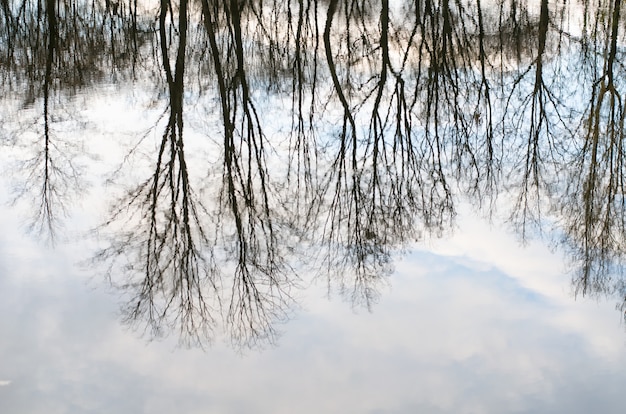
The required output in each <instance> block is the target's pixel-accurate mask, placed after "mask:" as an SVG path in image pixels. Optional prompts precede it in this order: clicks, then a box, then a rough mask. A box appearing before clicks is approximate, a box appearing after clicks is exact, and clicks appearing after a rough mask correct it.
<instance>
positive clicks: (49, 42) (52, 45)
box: [3, 0, 81, 241]
mask: <svg viewBox="0 0 626 414" xmlns="http://www.w3.org/2000/svg"><path fill="white" fill-rule="evenodd" d="M55 4H56V3H55V2H54V1H52V0H48V1H47V2H46V3H45V6H43V5H42V11H45V22H46V25H47V27H46V30H45V31H44V33H45V42H44V43H45V54H44V57H45V70H44V76H43V86H42V93H43V132H42V136H41V142H38V143H36V144H35V145H36V147H37V149H36V150H35V154H34V155H32V156H31V157H30V158H28V159H27V160H25V161H24V162H23V163H22V164H21V166H20V168H19V171H20V172H22V173H23V174H24V175H25V178H24V179H23V186H22V187H21V188H19V190H18V199H19V198H22V197H26V198H28V197H32V199H33V200H32V203H33V206H34V214H33V217H32V221H31V225H30V228H31V230H33V231H34V232H36V233H37V234H38V235H41V236H43V237H46V238H47V239H48V240H50V241H54V238H55V236H56V232H57V230H58V226H59V225H60V219H61V218H62V217H63V216H64V215H65V212H66V207H67V204H68V201H69V199H70V198H71V197H72V196H73V195H75V194H76V193H77V192H78V191H79V190H80V187H81V184H80V174H79V171H78V169H77V167H76V166H75V164H74V161H73V157H74V154H73V152H74V149H73V148H72V147H73V145H72V144H71V143H69V142H67V141H66V140H64V139H57V138H56V137H55V136H54V132H53V122H52V120H51V118H52V113H53V106H54V105H53V103H54V94H55V87H54V82H55V78H56V76H55V75H56V70H55V64H54V63H55V61H57V60H58V53H59V27H58V19H57V9H56V6H55ZM3 9H4V10H5V17H6V16H10V14H6V13H8V12H9V7H8V5H4V6H3ZM6 22H7V26H9V24H10V23H11V22H12V19H9V18H8V17H7V20H6ZM10 38H11V35H10V34H9V39H10ZM11 47H12V45H11V44H9V52H8V53H9V56H8V58H11V51H10V49H11Z"/></svg>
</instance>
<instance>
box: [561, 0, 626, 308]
mask: <svg viewBox="0 0 626 414" xmlns="http://www.w3.org/2000/svg"><path fill="white" fill-rule="evenodd" d="M620 3H621V2H620V1H616V2H614V3H612V4H611V9H610V12H611V13H610V19H609V24H607V29H608V30H607V31H608V41H607V42H606V46H605V50H604V51H603V52H602V54H601V56H602V68H601V70H600V72H599V73H598V75H597V80H596V81H595V82H594V84H593V90H592V93H591V96H590V99H589V102H588V104H587V107H586V110H585V113H584V120H583V123H582V125H581V128H580V133H581V142H582V147H581V148H580V150H579V152H577V153H575V159H574V160H573V162H572V164H573V171H572V179H571V182H570V184H569V185H568V189H567V196H566V198H565V203H564V204H563V207H562V209H563V212H564V213H565V223H566V231H567V236H568V237H569V238H571V241H572V242H573V246H574V260H575V261H576V262H579V263H580V271H579V272H578V274H577V277H576V278H575V280H574V283H575V286H576V290H577V292H580V293H582V294H583V295H584V294H589V293H598V292H602V293H604V292H610V291H612V290H614V289H615V288H616V285H615V280H613V279H612V278H611V277H610V276H611V275H612V274H616V272H618V271H619V272H621V265H620V263H621V260H623V258H624V254H625V253H626V250H625V246H626V245H625V243H626V225H625V222H624V218H625V217H626V204H625V203H624V201H625V200H624V194H625V191H626V187H625V184H624V175H625V173H626V164H625V163H624V157H625V156H626V152H625V150H624V138H625V133H624V117H625V115H624V109H625V106H624V95H623V93H622V92H621V91H620V84H619V80H620V79H623V76H624V71H623V67H621V66H619V65H618V63H617V62H618V61H619V60H620V58H619V56H620V55H621V54H618V40H619V27H620V25H619V23H620ZM617 282H618V287H619V283H620V282H619V280H618V281H617Z"/></svg>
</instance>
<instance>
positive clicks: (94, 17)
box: [0, 0, 626, 345]
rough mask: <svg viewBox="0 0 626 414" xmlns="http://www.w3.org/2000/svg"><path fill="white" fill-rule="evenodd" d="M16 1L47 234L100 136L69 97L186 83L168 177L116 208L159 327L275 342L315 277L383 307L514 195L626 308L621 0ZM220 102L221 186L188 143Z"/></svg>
mask: <svg viewBox="0 0 626 414" xmlns="http://www.w3.org/2000/svg"><path fill="white" fill-rule="evenodd" d="M1 6H2V7H1V8H0V14H1V19H0V55H1V56H2V59H1V60H0V66H2V85H3V88H4V90H5V93H12V92H14V91H17V92H19V96H20V99H21V101H22V107H23V108H25V107H29V108H32V107H36V108H39V110H40V111H39V112H38V113H39V115H38V116H39V117H40V119H41V122H34V123H31V124H30V125H31V126H32V127H31V129H32V130H33V132H34V134H35V136H37V137H39V138H38V141H37V142H35V143H32V144H29V145H32V151H33V153H34V155H33V157H32V158H31V159H29V160H28V161H25V162H24V163H23V165H22V167H23V171H25V174H24V176H26V177H28V178H27V179H26V180H25V181H23V182H24V183H25V184H23V185H22V187H21V188H20V193H21V194H25V195H28V196H30V197H32V198H33V199H34V200H36V201H35V203H34V204H33V206H34V211H35V213H34V216H35V220H34V222H35V223H36V224H37V226H36V228H38V229H40V231H44V232H45V233H47V234H48V235H53V234H54V233H55V231H56V228H55V223H56V222H57V220H58V218H59V217H58V214H59V213H57V212H58V211H63V209H64V207H65V205H66V203H67V202H69V201H68V200H69V199H70V198H71V197H70V196H74V194H73V192H74V191H75V189H76V188H80V184H81V182H80V180H81V177H82V175H81V172H80V170H78V169H76V168H75V167H74V165H75V162H74V158H75V157H77V156H80V143H79V142H77V141H79V138H78V137H76V136H75V135H77V134H68V133H66V134H63V133H62V132H60V131H56V132H54V131H55V127H56V126H57V125H56V123H58V122H59V119H62V118H63V117H61V116H54V115H55V111H56V112H58V113H63V112H64V105H65V104H66V102H67V97H68V96H71V94H73V93H75V92H76V90H81V89H87V88H91V87H95V86H97V85H98V84H101V83H103V82H109V83H111V82H112V83H116V84H124V85H130V86H133V85H134V87H136V88H138V90H141V91H142V93H144V94H145V95H146V96H149V95H150V94H154V93H157V94H158V91H165V96H167V99H166V101H164V102H163V103H164V105H167V110H166V114H165V118H166V119H167V122H165V124H160V123H159V120H155V127H156V126H162V127H163V128H164V130H163V132H162V134H160V137H161V138H160V142H159V143H158V144H157V146H156V148H157V150H156V152H155V153H154V157H153V163H152V173H151V174H150V175H149V176H147V177H146V178H145V179H144V180H142V181H140V182H137V183H133V184H129V185H128V188H127V191H126V194H125V195H124V196H123V197H121V198H120V199H118V200H116V201H113V202H112V203H113V208H112V213H111V217H110V218H109V219H108V220H106V223H105V224H104V225H103V226H102V228H101V230H102V231H103V232H105V233H106V234H108V237H109V238H108V240H109V245H108V247H106V248H105V249H103V250H102V251H101V252H100V253H99V254H98V256H97V258H98V259H99V260H102V261H103V262H105V263H107V264H109V269H110V270H109V276H110V277H111V279H112V280H114V281H115V283H116V284H117V285H119V286H121V287H122V288H123V289H124V291H125V292H126V293H127V294H129V296H128V297H129V298H130V299H129V301H128V304H127V307H126V311H127V312H126V316H127V318H128V321H129V322H139V323H145V322H146V321H147V326H148V327H149V328H150V330H151V332H152V333H154V334H160V333H164V332H168V331H170V330H176V331H180V333H181V337H182V338H184V340H186V341H189V342H191V343H196V344H203V343H205V342H206V341H207V340H210V339H211V338H213V336H214V330H215V328H216V327H217V326H219V325H220V324H221V323H222V322H221V321H223V323H224V325H225V326H226V327H227V330H228V331H229V332H230V335H231V338H232V339H233V341H234V342H235V343H237V344H245V345H253V344H257V343H259V342H263V341H266V340H272V338H273V337H274V336H275V334H276V331H275V323H276V322H277V321H279V320H281V319H284V318H286V317H288V316H289V313H290V312H291V310H292V308H293V307H294V306H296V302H295V301H294V299H293V292H294V289H297V288H298V287H299V286H300V284H301V282H302V280H301V277H302V275H303V274H305V273H306V274H309V273H310V272H313V273H315V274H316V275H317V277H320V278H325V279H326V280H327V281H328V285H329V288H330V289H339V290H341V291H342V292H344V293H345V294H346V296H347V297H349V298H350V299H351V300H352V301H353V302H354V303H358V304H363V305H365V306H367V307H370V306H371V305H372V304H373V303H375V301H376V299H377V297H378V295H379V292H380V290H379V288H380V285H381V284H383V283H385V282H386V278H387V276H388V275H389V274H390V272H391V270H392V268H391V262H392V260H391V257H392V255H393V254H394V252H396V251H399V250H401V249H402V248H404V247H406V246H408V245H409V244H410V243H411V242H412V241H414V240H416V239H420V238H421V236H422V235H423V234H424V233H434V234H437V235H439V234H442V233H443V232H445V231H447V230H448V229H449V228H450V227H451V226H452V224H453V221H454V217H455V206H456V204H457V203H458V200H459V198H469V200H471V201H472V202H473V203H474V204H476V205H477V206H479V207H481V208H483V209H487V210H489V209H491V208H492V207H493V205H494V204H495V200H496V198H498V197H503V198H505V199H510V200H512V203H511V207H510V211H509V213H510V217H511V221H512V222H513V223H514V224H515V226H516V227H517V228H518V229H519V231H520V234H521V235H522V237H526V235H527V234H528V232H529V231H532V230H534V229H536V228H545V227H546V225H547V223H556V225H557V229H556V232H555V233H556V234H559V237H560V242H561V243H562V246H563V247H564V248H565V249H566V250H567V251H568V252H569V253H571V258H572V263H574V266H575V269H576V271H575V274H574V277H573V282H574V285H575V288H576V291H577V292H579V293H581V294H607V293H609V294H615V293H617V294H619V295H621V297H622V298H624V295H625V294H626V292H625V291H626V289H625V287H624V282H623V279H622V268H623V265H622V263H623V259H624V254H625V253H626V251H625V247H624V246H625V244H624V243H625V242H626V240H625V236H626V233H625V229H626V226H625V224H624V223H625V220H626V218H625V217H626V215H625V213H626V211H625V200H624V185H625V184H624V179H623V177H624V155H625V154H624V148H623V145H622V142H623V139H624V103H623V98H624V96H623V92H622V89H623V88H624V85H623V83H624V66H623V64H622V63H621V62H622V61H623V60H624V59H623V58H624V56H623V54H624V19H623V17H622V14H621V1H620V0H610V1H607V0H599V1H587V0H582V1H580V2H577V3H575V4H565V3H553V2H548V1H547V0H540V1H538V2H534V3H533V2H522V1H518V0H498V1H495V2H486V1H484V0H482V1H481V0H467V1H465V0H464V1H450V0H437V1H433V0H414V1H409V0H397V1H389V0H376V1H374V0H283V1H277V0H228V1H213V0H197V1H189V0H178V1H173V0H160V1H158V2H157V1H149V0H144V1H139V0H128V1H124V0H115V1H114V0H102V1H100V0H96V1H91V2H86V1H80V0H47V1H37V2H35V1H32V0H15V1H9V0H2V3H1ZM146 81H147V82H149V83H148V84H152V85H154V89H150V88H146V87H145V85H146ZM155 91H156V92H155ZM159 96H160V95H159ZM159 96H157V98H156V99H157V100H158V99H159ZM198 102H208V103H209V104H210V105H209V106H210V107H211V108H214V110H211V111H207V112H206V113H205V114H201V117H203V118H206V120H207V122H210V123H211V125H214V126H215V125H216V126H218V127H219V128H217V129H215V128H210V130H199V131H198V130H197V128H196V130H194V133H195V135H198V134H199V135H201V136H204V137H205V138H206V147H207V149H208V150H209V151H210V152H211V154H216V155H215V158H216V159H219V168H206V169H205V170H208V171H209V173H208V174H207V175H206V176H205V177H204V178H202V179H198V178H197V177H198V174H197V171H194V170H192V169H193V168H198V167H197V163H190V160H189V154H188V153H186V151H185V145H184V144H185V142H186V141H185V134H184V131H185V128H184V125H185V124H186V122H187V121H189V120H190V118H189V117H188V116H187V115H185V114H186V113H185V112H184V109H185V108H186V107H187V106H188V105H195V104H196V103H198ZM194 116H197V115H194ZM18 118H19V116H18ZM191 120H192V121H193V119H191ZM15 122H17V123H24V124H25V123H27V122H26V121H24V120H22V119H20V120H17V121H15ZM70 135H71V136H70ZM19 138H20V136H19V134H17V135H16V139H14V140H10V142H12V143H15V142H16V141H19ZM70 144H72V145H73V146H72V149H66V148H69V145H70ZM131 153H132V151H131V152H129V155H131ZM192 155H193V154H192ZM59 160H60V161H59ZM625 299H626V298H625Z"/></svg>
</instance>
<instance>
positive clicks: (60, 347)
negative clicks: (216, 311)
mask: <svg viewBox="0 0 626 414" xmlns="http://www.w3.org/2000/svg"><path fill="white" fill-rule="evenodd" d="M464 222H467V221H463V220H462V221H461V223H464ZM463 230H467V229H466V228H464V229H463ZM463 234H464V235H465V237H469V238H472V240H473V245H474V246H475V247H476V248H477V249H488V248H490V247H491V248H495V247H496V246H495V245H494V244H497V245H500V246H501V245H504V246H506V243H503V242H502V240H499V239H498V238H496V237H493V238H492V237H490V236H491V235H490V234H489V233H481V229H480V228H478V227H476V228H475V231H473V232H472V231H464V232H463ZM505 242H506V240H505ZM455 243H458V244H459V246H460V245H461V244H460V243H459V242H458V241H456V242H455ZM29 245H30V244H29V243H28V242H27V241H24V239H22V238H20V236H19V235H18V234H15V241H14V242H13V243H11V244H9V243H7V241H6V239H2V243H1V246H0V249H1V250H2V252H3V257H17V255H16V254H15V253H16V252H17V251H18V250H20V249H22V248H25V247H28V246H29ZM30 248H33V249H35V245H30ZM62 248H64V247H59V249H62ZM544 249H545V246H544ZM546 251H547V250H546ZM59 253H61V252H58V251H57V252H53V251H50V250H46V249H38V250H33V251H32V256H34V257H35V259H32V258H31V259H30V260H36V261H40V260H41V261H43V262H47V263H49V265H48V266H47V268H46V271H45V272H43V274H41V275H37V276H35V273H34V272H30V271H29V270H28V269H29V267H28V265H26V264H21V265H20V264H19V263H18V264H17V266H15V267H7V266H6V264H5V263H1V264H2V267H3V268H6V269H7V270H6V272H5V274H6V276H7V277H4V278H0V312H1V313H2V314H3V315H7V317H6V318H2V320H0V331H1V332H2V333H3V335H2V337H4V338H11V339H12V340H11V342H7V341H1V340H0V356H2V360H3V363H2V370H3V376H4V378H11V379H12V380H13V381H14V383H12V384H11V387H6V389H3V392H4V394H10V395H7V396H5V395H3V394H2V392H0V395H1V396H2V398H0V412H7V413H13V412H28V413H33V414H38V413H49V412H59V413H84V412H111V411H115V412H136V413H150V414H153V413H156V414H159V413H170V412H172V411H174V410H176V411H179V412H185V413H214V412H215V413H219V412H227V413H249V412H255V413H276V412H294V411H297V412H301V413H305V414H306V413H319V412H328V413H334V412H366V413H367V412H385V413H406V412H429V413H430V412H434V413H437V412H439V413H470V412H568V413H587V412H590V410H597V411H598V412H603V413H620V412H621V410H622V409H623V406H624V403H626V398H625V397H624V395H623V392H622V391H623V390H622V389H621V387H620V384H623V383H624V381H626V373H625V371H624V370H623V369H622V367H624V366H625V364H626V357H625V356H624V352H623V351H624V350H623V346H621V347H620V346H619V345H617V346H615V347H614V348H613V349H612V350H608V351H607V348H602V347H600V346H599V345H598V344H600V343H602V342H604V343H612V344H622V343H623V333H622V332H621V330H620V329H616V328H617V327H618V325H619V321H618V320H617V318H614V316H615V312H614V310H613V307H612V306H611V305H610V304H595V303H591V304H589V305H590V306H587V304H586V303H582V304H581V303H574V301H573V300H571V298H570V299H567V298H569V296H568V295H567V294H566V292H565V293H563V295H562V297H559V296H555V295H554V293H553V292H552V291H551V288H550V285H549V284H546V285H544V286H543V287H542V285H539V284H533V283H531V282H532V279H533V278H534V277H535V276H536V275H535V274H533V272H534V270H533V269H525V270H523V271H521V270H520V271H518V272H517V273H514V272H512V271H508V270H506V271H505V270H503V269H502V267H500V266H499V265H496V263H495V262H494V261H487V260H480V259H477V258H476V257H473V256H472V255H470V254H467V251H466V252H465V253H464V252H463V251H462V250H461V248H460V247H459V250H457V252H456V253H455V254H443V253H441V254H435V253H432V252H428V251H423V250H414V251H413V252H412V253H410V254H408V255H407V256H406V257H404V258H403V259H402V260H398V261H396V262H395V267H396V271H395V272H394V273H393V274H392V275H391V280H392V282H393V283H392V285H391V286H390V287H389V288H388V289H387V291H385V292H384V295H382V296H381V302H380V306H377V307H376V308H375V310H374V312H372V313H370V312H367V311H366V310H365V309H362V308H358V309H351V308H350V307H349V306H346V304H345V302H344V301H343V300H341V299H339V296H335V295H333V294H331V298H330V300H329V298H328V292H327V290H326V287H325V286H313V287H312V288H311V289H310V290H308V291H307V294H306V296H305V297H303V298H301V299H302V300H301V302H302V304H303V310H302V311H300V312H298V314H296V315H295V318H294V319H293V320H291V321H290V322H288V323H287V326H285V332H284V334H283V335H282V336H281V338H280V340H279V345H280V346H279V347H276V348H269V349H266V350H264V351H263V352H249V353H248V354H246V355H243V356H242V355H240V354H238V353H237V352H235V351H233V350H232V349H231V348H230V345H229V344H228V343H225V342H221V341H217V342H216V343H215V345H214V347H213V348H212V349H211V350H210V352H203V351H202V350H198V349H190V350H187V349H178V348H177V347H176V344H177V341H176V338H165V339H164V340H161V341H158V342H151V343H148V344H147V343H146V342H145V341H144V340H142V339H140V338H137V336H136V335H134V334H133V333H132V332H129V331H128V330H127V329H124V328H123V327H121V326H120V325H119V323H118V322H117V319H116V309H117V304H116V303H114V300H113V298H112V297H111V296H109V295H107V294H106V292H102V291H101V290H99V289H95V290H94V289H93V288H92V287H93V286H87V285H85V282H84V279H82V278H81V276H80V275H78V274H76V273H75V272H74V271H71V270H69V269H70V268H69V267H68V264H67V262H64V260H63V259H59V257H63V254H59ZM510 254H511V257H510V258H509V259H507V260H510V263H509V266H510V268H516V267H517V268H518V269H524V268H523V266H522V265H523V264H524V263H525V262H527V261H528V260H529V257H532V256H535V257H536V256H539V255H538V253H537V251H536V250H532V249H530V250H524V249H520V248H518V249H517V250H516V251H514V252H513V251H511V252H510ZM540 258H541V260H540V261H539V263H542V264H543V265H544V266H545V268H546V269H548V270H546V271H545V272H544V273H541V274H540V275H539V276H541V277H544V278H548V279H549V278H554V277H558V276H559V275H556V274H553V273H551V272H552V271H551V270H550V269H554V268H555V267H556V268H558V267H559V263H560V262H559V259H558V257H555V256H554V255H549V254H547V255H545V256H540ZM23 260H26V257H22V258H21V259H20V262H21V261H23ZM3 262H4V260H3ZM555 263H556V264H555ZM15 272H19V273H20V274H24V277H19V278H18V277H16V275H14V274H13V273H15ZM529 281H530V282H529ZM11 298H13V299H11ZM15 298H19V300H17V299H15ZM581 305H582V307H586V309H584V310H581ZM588 312H593V315H591V316H589V317H588V318H587V317H585V316H586V315H588ZM589 321H609V322H607V323H605V324H602V323H597V322H596V323H589ZM610 321H613V323H610ZM173 350H176V351H175V352H173ZM8 355H11V356H12V357H11V358H8V357H7V356H8ZM583 372H584V373H585V374H584V375H581V373H583ZM9 389H10V391H9Z"/></svg>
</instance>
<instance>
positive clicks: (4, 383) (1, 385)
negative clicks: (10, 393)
mask: <svg viewBox="0 0 626 414" xmlns="http://www.w3.org/2000/svg"><path fill="white" fill-rule="evenodd" d="M7 385H11V381H6V380H0V387H4V386H7Z"/></svg>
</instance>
